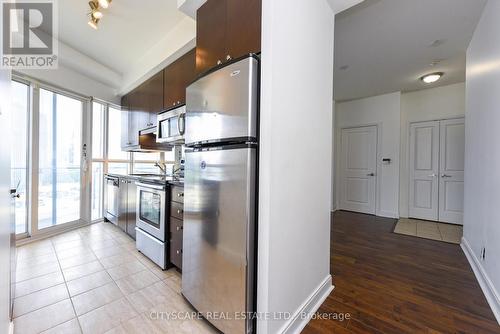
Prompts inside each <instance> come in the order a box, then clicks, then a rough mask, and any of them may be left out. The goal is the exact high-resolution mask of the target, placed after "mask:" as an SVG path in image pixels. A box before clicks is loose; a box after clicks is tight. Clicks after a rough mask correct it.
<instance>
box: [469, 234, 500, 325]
mask: <svg viewBox="0 0 500 334" xmlns="http://www.w3.org/2000/svg"><path fill="white" fill-rule="evenodd" d="M460 246H461V247H462V250H463V251H464V253H465V256H466V257H467V260H469V263H470V266H471V267H472V271H474V274H475V275H476V279H477V281H478V282H479V286H481V289H482V290H483V293H484V296H485V297H486V300H487V301H488V304H489V305H490V308H491V310H492V311H493V314H494V315H495V318H496V319H497V322H498V323H499V324H500V298H499V296H500V295H499V294H498V292H497V290H496V289H495V286H494V285H493V283H492V282H491V280H490V278H489V276H488V274H487V273H486V271H485V270H484V268H483V266H482V264H481V262H480V261H479V259H478V258H477V256H476V254H474V252H473V251H472V248H471V247H470V244H469V242H468V241H467V239H465V238H464V237H462V243H461V244H460Z"/></svg>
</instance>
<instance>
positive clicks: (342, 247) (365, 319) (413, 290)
mask: <svg viewBox="0 0 500 334" xmlns="http://www.w3.org/2000/svg"><path fill="white" fill-rule="evenodd" d="M395 223H396V220H394V219H387V218H381V217H375V216H369V215H364V214H358V213H352V212H345V211H337V212H335V213H334V214H333V215H332V232H331V233H332V235H331V240H332V246H331V247H332V249H331V259H330V263H331V268H332V275H333V284H334V286H335V289H334V290H333V292H332V293H331V294H330V296H329V297H328V299H327V300H326V301H325V302H324V303H323V305H322V306H321V307H320V309H319V311H318V312H325V313H334V312H337V313H349V314H350V318H351V319H350V320H345V321H335V320H330V321H325V320H312V321H311V322H310V323H309V325H308V326H307V327H306V329H305V330H304V333H417V332H418V333H424V332H425V333H435V332H439V333H500V327H499V326H498V323H497V321H496V320H495V318H494V316H493V313H492V312H491V310H490V308H489V306H488V304H487V302H486V299H485V297H484V295H483V293H482V291H481V288H480V287H479V284H478V282H477V280H476V278H475V276H474V274H473V272H472V269H471V268H470V266H469V263H468V262H467V259H466V257H465V255H464V253H463V251H462V249H461V248H460V246H458V245H453V244H447V243H444V242H438V241H433V240H425V239H420V238H416V237H411V236H404V235H398V234H394V233H392V230H393V228H394V224H395Z"/></svg>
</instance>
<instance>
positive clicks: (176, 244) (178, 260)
mask: <svg viewBox="0 0 500 334" xmlns="http://www.w3.org/2000/svg"><path fill="white" fill-rule="evenodd" d="M172 237H173V238H172V239H171V240H170V262H171V263H172V264H173V265H174V266H176V267H177V268H179V269H182V233H175V234H174V235H172Z"/></svg>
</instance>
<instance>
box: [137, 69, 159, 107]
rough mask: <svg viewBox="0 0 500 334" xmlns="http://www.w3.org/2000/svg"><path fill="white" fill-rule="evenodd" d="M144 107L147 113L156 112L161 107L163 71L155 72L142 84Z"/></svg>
mask: <svg viewBox="0 0 500 334" xmlns="http://www.w3.org/2000/svg"><path fill="white" fill-rule="evenodd" d="M142 94H143V97H144V109H145V111H147V112H149V113H155V114H156V113H158V112H160V111H162V109H163V71H161V72H158V73H156V74H155V75H154V76H152V77H151V79H149V80H148V81H146V82H145V83H144V84H143V85H142Z"/></svg>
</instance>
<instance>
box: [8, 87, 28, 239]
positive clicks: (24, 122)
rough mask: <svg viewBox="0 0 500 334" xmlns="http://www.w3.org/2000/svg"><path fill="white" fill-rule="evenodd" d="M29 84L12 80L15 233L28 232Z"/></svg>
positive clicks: (12, 186) (12, 187)
mask: <svg viewBox="0 0 500 334" xmlns="http://www.w3.org/2000/svg"><path fill="white" fill-rule="evenodd" d="M29 88H30V87H29V85H27V84H24V83H21V82H17V81H13V82H12V120H11V121H12V123H11V126H12V127H11V136H12V140H11V145H12V147H11V159H10V165H11V167H10V168H11V189H16V193H15V194H14V195H15V196H16V198H15V212H14V214H15V220H16V234H18V235H22V234H27V232H28V206H27V205H28V189H29V188H28V180H29V178H28V139H29V137H28V133H29V131H28V129H29V123H28V120H29Z"/></svg>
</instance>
